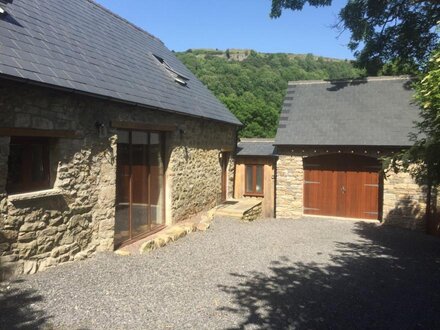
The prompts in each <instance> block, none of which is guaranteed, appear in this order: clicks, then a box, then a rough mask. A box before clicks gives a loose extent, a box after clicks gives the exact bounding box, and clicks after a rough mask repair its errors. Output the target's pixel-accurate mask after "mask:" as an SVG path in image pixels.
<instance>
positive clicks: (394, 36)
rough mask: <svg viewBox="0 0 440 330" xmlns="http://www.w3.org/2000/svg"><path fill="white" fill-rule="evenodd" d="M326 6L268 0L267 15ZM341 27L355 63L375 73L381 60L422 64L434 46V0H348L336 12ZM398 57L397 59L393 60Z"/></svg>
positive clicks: (437, 14) (438, 13) (309, 0)
mask: <svg viewBox="0 0 440 330" xmlns="http://www.w3.org/2000/svg"><path fill="white" fill-rule="evenodd" d="M306 4H308V5H310V6H314V7H319V6H330V5H331V4H332V0H272V11H271V17H274V18H276V17H279V16H280V15H281V13H282V10H283V9H292V10H301V9H302V8H303V7H304V5H306ZM339 20H340V21H339V23H338V24H336V26H337V27H338V28H340V29H341V30H348V31H349V32H350V33H351V38H350V42H349V44H348V47H349V48H350V49H351V50H352V51H354V54H355V56H356V57H357V60H358V64H359V65H360V66H361V67H363V68H366V69H367V72H368V73H369V74H373V75H375V74H377V73H378V72H379V70H380V69H381V67H382V66H383V64H384V63H388V62H393V61H394V62H395V63H394V64H395V65H397V64H401V65H402V66H403V67H402V68H401V70H400V71H402V70H403V69H404V68H405V66H408V65H409V66H410V67H418V68H420V67H423V65H424V64H425V63H426V62H427V60H428V58H429V54H431V52H432V51H433V50H434V49H435V48H436V46H437V44H438V41H439V35H438V33H437V32H436V31H435V26H436V25H437V22H438V21H440V1H438V0H430V1H429V0H428V1H423V0H414V1H410V0H350V1H347V4H346V5H345V7H344V8H342V9H341V11H340V12H339ZM397 60H398V61H397Z"/></svg>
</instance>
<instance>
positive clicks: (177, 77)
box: [153, 54, 189, 86]
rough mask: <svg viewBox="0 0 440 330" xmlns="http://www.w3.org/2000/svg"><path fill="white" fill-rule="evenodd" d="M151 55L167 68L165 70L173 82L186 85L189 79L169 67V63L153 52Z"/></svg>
mask: <svg viewBox="0 0 440 330" xmlns="http://www.w3.org/2000/svg"><path fill="white" fill-rule="evenodd" d="M153 56H154V58H155V59H156V60H157V61H158V62H159V63H160V64H161V65H162V67H164V68H165V69H166V70H167V72H168V73H169V74H170V75H171V77H173V78H174V81H175V82H177V83H179V84H180V85H182V86H186V85H187V84H188V83H187V81H188V80H189V78H187V77H185V76H184V75H183V74H181V73H180V72H178V71H176V70H174V69H173V68H172V67H171V65H169V64H168V63H167V62H166V61H165V60H164V59H163V58H162V57H160V56H157V55H154V54H153Z"/></svg>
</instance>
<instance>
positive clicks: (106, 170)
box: [0, 80, 236, 277]
mask: <svg viewBox="0 0 440 330" xmlns="http://www.w3.org/2000/svg"><path fill="white" fill-rule="evenodd" d="M0 92H1V93H0V123H1V125H0V126H1V127H9V128H13V127H16V128H33V129H44V130H74V131H76V132H77V134H78V138H54V139H52V142H51V163H52V168H53V169H52V171H51V181H52V186H51V189H49V190H48V191H44V192H41V191H39V192H32V193H28V194H18V195H11V196H7V194H6V177H7V168H8V165H7V162H8V154H9V137H1V136H0V273H1V274H2V275H1V276H2V277H9V276H11V275H13V274H22V273H34V272H36V271H38V270H43V269H45V268H48V267H52V266H54V265H56V264H58V263H61V262H66V261H73V260H78V259H83V258H86V257H88V256H90V255H91V254H93V253H95V252H96V251H111V250H113V249H114V243H113V240H114V226H115V195H116V158H117V154H116V143H117V136H116V130H115V129H113V128H112V127H111V125H110V122H111V121H112V120H118V121H130V122H140V123H147V124H152V125H155V124H158V125H175V126H176V130H175V131H172V132H169V133H166V143H165V144H166V146H165V147H166V152H165V154H166V159H165V163H166V173H165V175H166V181H167V187H166V189H167V191H166V196H167V197H166V201H165V203H166V210H167V212H166V213H167V214H166V220H167V224H171V223H174V222H177V221H179V220H182V219H184V218H186V217H188V216H190V215H192V214H195V213H198V212H200V211H202V210H205V209H209V208H211V207H213V206H214V205H215V203H216V201H217V196H218V195H219V194H220V193H221V175H220V173H221V166H220V163H219V157H218V154H219V152H220V151H221V150H222V149H231V148H233V147H234V145H235V130H236V128H235V127H234V126H231V125H227V124H221V123H215V122H212V121H207V120H201V119H196V118H189V117H187V116H180V115H177V114H172V113H165V112H162V111H153V110H148V109H145V108H140V107H135V106H130V105H125V104H122V103H116V102H109V101H104V100H98V99H95V98H91V97H86V96H81V95H77V94H72V93H67V92H60V91H53V90H49V89H45V88H40V87H33V86H31V85H24V84H20V83H15V82H11V81H3V80H0ZM96 122H99V123H103V124H104V126H105V130H104V132H105V134H101V135H100V134H99V132H98V131H97V129H96V127H95V123H96Z"/></svg>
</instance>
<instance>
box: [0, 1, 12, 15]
mask: <svg viewBox="0 0 440 330" xmlns="http://www.w3.org/2000/svg"><path fill="white" fill-rule="evenodd" d="M12 1H14V0H0V15H3V14H5V13H6V5H7V4H8V3H12Z"/></svg>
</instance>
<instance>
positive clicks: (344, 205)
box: [304, 155, 380, 219]
mask: <svg viewBox="0 0 440 330" xmlns="http://www.w3.org/2000/svg"><path fill="white" fill-rule="evenodd" d="M310 164H313V166H309V165H310ZM379 169H380V166H379V164H378V161H377V160H376V159H372V158H367V157H362V156H353V155H348V157H347V155H331V156H330V155H329V156H327V155H326V156H323V157H313V160H307V159H305V160H304V179H305V180H304V213H305V214H315V215H329V216H338V217H350V218H363V219H379V216H380V214H379V198H380V175H379Z"/></svg>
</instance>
